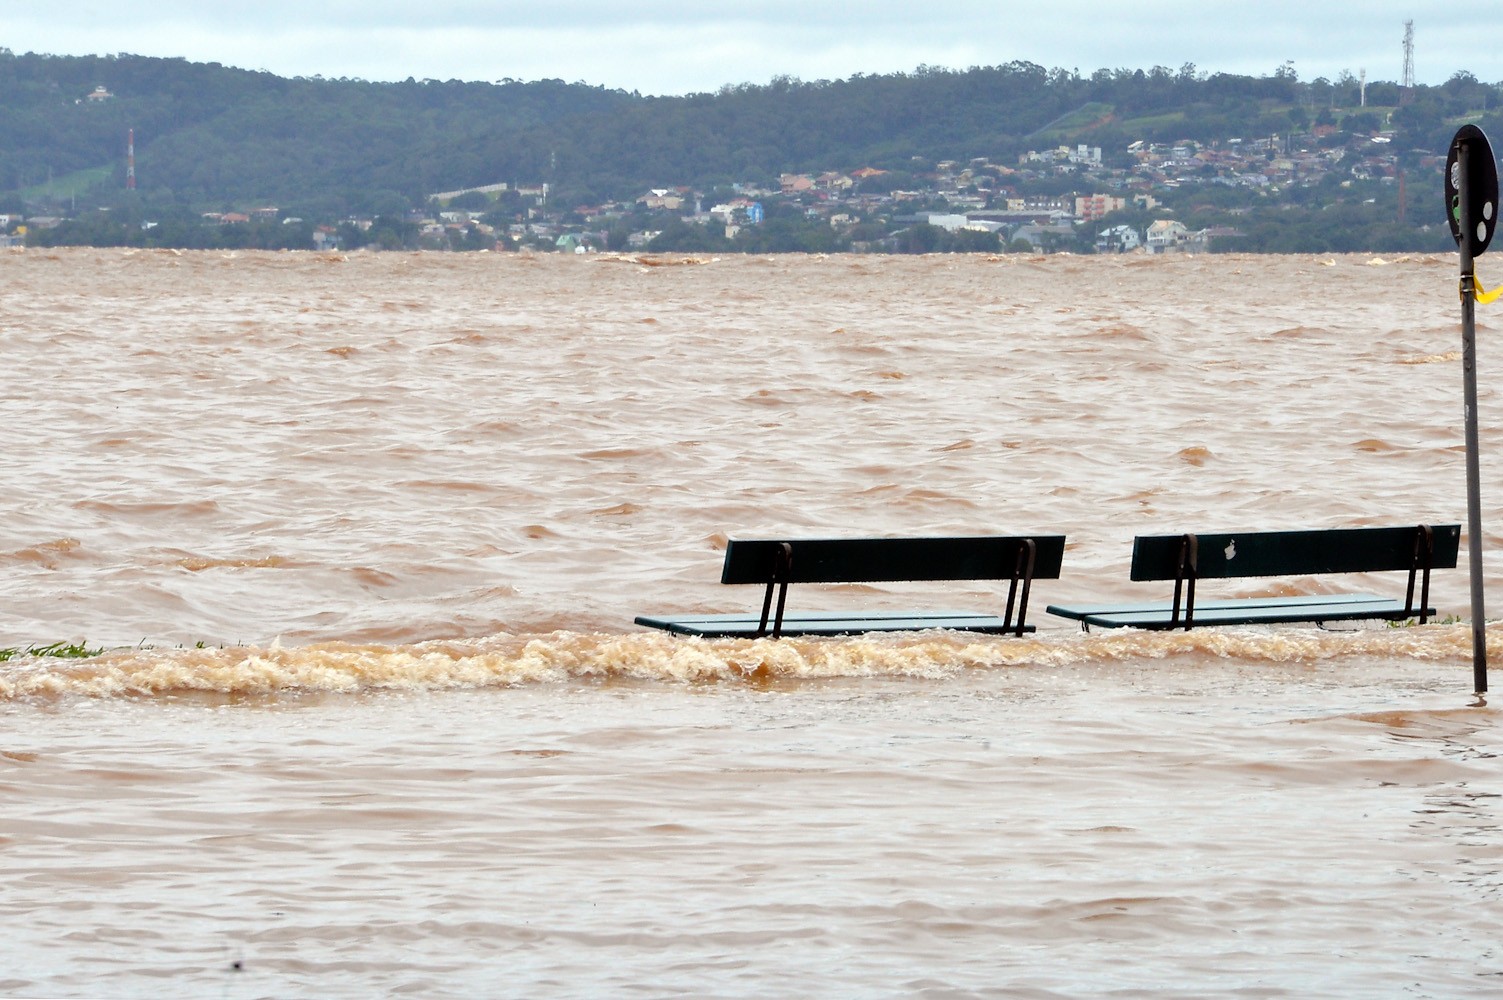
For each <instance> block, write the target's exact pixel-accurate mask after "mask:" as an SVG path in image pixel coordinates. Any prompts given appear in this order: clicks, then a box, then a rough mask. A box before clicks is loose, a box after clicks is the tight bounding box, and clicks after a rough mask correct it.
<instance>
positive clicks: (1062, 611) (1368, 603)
mask: <svg viewBox="0 0 1503 1000" xmlns="http://www.w3.org/2000/svg"><path fill="white" fill-rule="evenodd" d="M1047 610H1048V612H1049V613H1050V614H1052V615H1058V616H1060V617H1062V618H1074V619H1076V620H1078V621H1080V622H1081V623H1082V624H1084V625H1097V626H1100V627H1102V628H1122V627H1132V628H1149V629H1154V628H1158V629H1162V628H1169V627H1170V621H1171V618H1172V615H1173V603H1172V602H1170V601H1146V602H1135V603H1126V604H1099V605H1087V606H1077V607H1069V606H1064V605H1050V606H1049V607H1048V609H1047ZM1421 613H1423V614H1425V615H1426V616H1433V615H1434V614H1435V609H1434V608H1426V609H1423V612H1422V610H1421V609H1420V608H1410V609H1409V610H1408V611H1406V610H1405V609H1404V602H1403V601H1399V600H1395V599H1393V598H1388V597H1378V596H1376V595H1374V594H1315V595H1309V596H1300V597H1243V598H1229V599H1225V600H1214V601H1196V602H1195V619H1194V624H1196V625H1274V624H1288V623H1292V622H1324V621H1361V620H1364V619H1387V620H1390V621H1392V620H1396V619H1400V618H1407V617H1411V616H1417V615H1420V614H1421ZM1180 623H1181V624H1183V617H1182V618H1181V622H1180Z"/></svg>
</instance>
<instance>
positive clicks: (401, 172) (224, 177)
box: [0, 49, 1503, 214]
mask: <svg viewBox="0 0 1503 1000" xmlns="http://www.w3.org/2000/svg"><path fill="white" fill-rule="evenodd" d="M96 88H103V90H104V92H105V93H107V94H108V95H109V96H104V95H103V94H96V93H95V92H96ZM1366 99H1367V101H1366V103H1367V105H1368V106H1367V107H1363V106H1362V97H1361V93H1360V90H1359V85H1358V83H1357V81H1356V80H1355V79H1351V78H1347V79H1344V80H1341V81H1335V82H1332V81H1327V80H1316V81H1310V82H1302V81H1299V80H1298V79H1296V78H1295V76H1294V75H1293V73H1292V72H1288V71H1282V70H1281V71H1279V72H1276V73H1274V74H1273V75H1271V76H1268V77H1244V76H1228V75H1221V74H1218V75H1215V76H1207V75H1205V74H1201V73H1197V72H1196V71H1195V68H1194V67H1193V66H1185V67H1182V68H1181V69H1179V70H1177V71H1172V70H1169V69H1165V68H1163V67H1155V68H1154V69H1151V70H1148V71H1144V70H1127V69H1119V70H1100V71H1097V72H1096V73H1093V74H1092V75H1090V76H1079V75H1077V74H1074V73H1069V72H1066V71H1063V70H1046V69H1044V68H1043V67H1041V66H1036V65H1033V64H1031V63H1021V62H1015V63H1009V64H1007V65H1004V66H996V67H985V68H974V69H968V70H958V71H951V70H943V69H932V68H920V69H918V70H916V71H914V72H912V73H906V74H890V75H882V76H856V77H853V78H851V79H849V80H839V81H833V82H826V81H820V82H815V83H805V82H800V81H797V80H791V79H779V80H775V81H773V82H772V83H770V84H768V85H765V86H751V85H743V86H737V87H729V88H725V89H723V90H721V91H720V92H718V93H715V94H701V95H693V96H688V97H642V96H640V95H637V94H632V93H626V92H623V91H614V90H606V89H603V88H599V87H590V86H586V85H583V84H567V83H564V82H562V81H557V80H552V81H539V82H531V83H522V82H503V83H498V84H492V83H463V82H459V81H437V80H424V81H415V80H408V81H406V82H403V83H370V82H365V81H359V80H326V79H319V78H313V79H285V78H281V77H277V76H273V75H271V74H268V73H257V72H248V71H245V70H238V69H231V68H227V67H224V66H220V65H218V64H214V63H209V64H200V63H190V62H187V61H185V60H181V59H157V58H146V57H140V56H130V55H119V56H91V57H61V56H46V55H35V54H26V55H15V54H13V53H11V52H9V51H8V50H3V49H0V135H3V136H4V137H5V141H4V142H3V143H0V200H4V201H6V202H8V203H11V204H14V203H16V202H20V201H24V200H26V197H27V196H28V195H35V194H36V192H37V191H38V190H41V189H46V185H47V184H48V183H49V182H51V183H52V187H51V188H50V191H51V193H52V194H54V195H56V194H58V193H59V188H58V185H59V182H60V181H63V180H64V179H66V180H67V183H68V185H69V187H68V188H67V189H66V190H68V191H71V192H72V193H74V194H87V193H88V192H89V191H90V188H91V185H96V186H98V188H99V189H100V190H109V191H119V190H120V189H121V188H122V187H123V180H124V148H125V137H126V133H127V130H129V129H134V131H135V142H136V147H135V148H136V173H137V177H138V178H139V190H140V197H142V198H145V199H149V200H154V201H158V202H164V203H176V204H182V205H191V206H193V207H195V208H215V209H226V208H229V207H231V206H238V207H248V206H252V205H256V204H268V205H277V206H280V207H282V208H284V209H289V208H298V209H301V210H303V211H306V212H308V213H309V214H320V213H330V212H336V211H366V212H380V211H383V210H385V207H386V206H391V205H394V204H398V203H405V204H416V203H419V202H420V201H421V199H422V198H423V197H424V196H425V195H427V194H429V193H432V192H435V191H441V190H453V189H459V188H464V187H468V186H474V185H481V184H489V183H493V182H499V181H504V182H508V183H513V184H516V183H522V184H537V183H542V182H547V183H548V184H550V186H551V187H552V189H553V190H554V191H555V192H558V196H559V198H560V199H563V200H567V201H569V202H570V203H573V204H593V203H597V202H599V201H603V200H608V199H616V198H627V197H634V196H636V195H637V194H639V193H641V191H643V190H645V189H646V188H648V187H663V186H670V185H677V184H683V185H696V186H699V187H701V188H706V189H707V188H709V187H712V186H713V185H715V184H716V183H719V182H725V183H729V182H739V181H753V182H763V183H771V182H773V181H775V179H776V178H777V176H778V175H779V174H781V173H785V172H806V171H819V170H834V169H838V170H852V169H855V168H857V167H862V166H872V167H877V168H882V169H888V170H897V171H901V170H912V169H915V168H914V163H915V161H916V158H917V161H919V162H933V161H937V160H944V159H955V160H961V161H964V160H966V159H969V158H973V157H989V158H991V159H992V160H993V161H994V162H1007V161H1008V160H1009V158H1015V157H1016V156H1017V155H1018V154H1020V153H1022V152H1024V151H1026V150H1028V149H1030V148H1033V147H1044V146H1049V145H1054V144H1066V143H1077V142H1078V143H1090V144H1092V145H1099V146H1101V147H1103V149H1105V150H1106V155H1107V156H1108V157H1112V156H1121V155H1125V153H1124V150H1125V149H1126V147H1127V146H1128V144H1129V143H1132V142H1134V141H1138V140H1143V141H1148V142H1153V141H1175V140H1180V139H1193V140H1199V141H1202V142H1212V141H1217V140H1224V139H1227V138H1230V137H1243V136H1247V137H1263V138H1266V137H1268V136H1270V135H1272V134H1288V133H1290V132H1301V131H1309V130H1311V129H1315V128H1318V127H1322V126H1324V127H1336V126H1338V125H1344V124H1350V123H1352V122H1356V123H1358V124H1360V125H1361V126H1362V127H1364V128H1377V127H1389V128H1391V129H1393V130H1394V132H1395V136H1394V145H1393V148H1394V149H1395V150H1396V151H1402V150H1408V149H1430V150H1432V151H1433V150H1436V149H1439V150H1441V151H1442V152H1443V151H1444V148H1445V145H1446V144H1447V142H1448V140H1449V136H1450V134H1451V133H1452V132H1453V131H1454V129H1455V125H1456V122H1457V121H1459V120H1462V119H1468V120H1481V121H1483V123H1484V127H1487V125H1488V123H1489V122H1491V123H1492V124H1493V125H1494V126H1496V125H1498V124H1500V123H1503V118H1500V116H1499V114H1498V112H1497V110H1496V109H1497V108H1498V107H1499V106H1500V104H1503V97H1500V94H1499V92H1498V90H1497V88H1494V87H1491V86H1489V85H1485V84H1481V83H1479V82H1478V81H1476V80H1475V79H1473V78H1471V77H1470V76H1469V75H1468V74H1465V73H1458V74H1457V75H1456V77H1454V78H1453V79H1452V80H1451V81H1450V82H1448V83H1447V84H1445V85H1444V86H1441V87H1421V88H1417V90H1416V91H1415V93H1413V94H1412V95H1409V99H1408V100H1406V101H1404V102H1403V103H1402V105H1401V102H1400V95H1399V93H1398V87H1397V86H1396V85H1394V84H1392V83H1386V82H1372V83H1368V85H1367V87H1366ZM39 186H40V188H39ZM0 210H3V207H0Z"/></svg>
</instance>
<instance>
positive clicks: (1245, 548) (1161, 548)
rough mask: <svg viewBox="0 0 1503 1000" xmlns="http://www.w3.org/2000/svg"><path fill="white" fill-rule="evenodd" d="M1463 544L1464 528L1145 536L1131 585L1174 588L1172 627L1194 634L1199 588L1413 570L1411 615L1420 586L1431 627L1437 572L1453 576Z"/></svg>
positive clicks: (1137, 543)
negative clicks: (1212, 582)
mask: <svg viewBox="0 0 1503 1000" xmlns="http://www.w3.org/2000/svg"><path fill="white" fill-rule="evenodd" d="M1460 544H1461V525H1459V524H1442V525H1435V526H1430V525H1424V524H1419V525H1415V526H1414V527H1404V528H1327V529H1323V530H1315V531H1255V532H1245V533H1241V534H1238V533H1235V532H1224V533H1219V534H1205V535H1201V534H1184V535H1139V536H1138V537H1137V538H1135V539H1133V545H1132V572H1131V577H1132V579H1134V580H1173V581H1174V605H1173V611H1172V612H1171V618H1170V627H1171V628H1173V627H1177V626H1178V625H1179V623H1180V622H1181V621H1183V622H1184V625H1185V628H1187V629H1188V628H1190V627H1191V625H1193V624H1194V621H1195V583H1196V581H1197V580H1207V579H1233V578H1239V577H1248V576H1306V575H1309V574H1315V573H1376V572H1382V571H1386V570H1407V571H1408V573H1409V586H1408V588H1407V591H1406V596H1405V598H1404V611H1405V613H1406V614H1407V613H1408V612H1409V611H1410V610H1411V609H1412V608H1413V607H1414V588H1415V583H1416V581H1418V582H1419V584H1420V603H1419V606H1420V608H1421V609H1422V610H1421V613H1420V621H1421V622H1424V620H1425V615H1424V611H1423V609H1424V608H1426V607H1427V606H1428V605H1429V601H1430V571H1431V570H1432V569H1451V568H1453V567H1454V566H1455V565H1456V551H1457V549H1458V548H1459V547H1460ZM1181 612H1183V618H1182V617H1181Z"/></svg>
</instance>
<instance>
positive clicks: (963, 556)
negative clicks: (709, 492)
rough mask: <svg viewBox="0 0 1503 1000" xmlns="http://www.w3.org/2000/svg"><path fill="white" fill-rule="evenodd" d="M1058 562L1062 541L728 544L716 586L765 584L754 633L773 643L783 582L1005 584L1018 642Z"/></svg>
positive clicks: (981, 538)
mask: <svg viewBox="0 0 1503 1000" xmlns="http://www.w3.org/2000/svg"><path fill="white" fill-rule="evenodd" d="M1064 558H1065V536H1064V535H1040V536H1037V537H1021V536H1018V537H1013V536H1007V535H977V536H962V537H945V538H800V539H795V538H788V539H763V538H757V539H732V540H731V541H730V542H728V543H727V544H726V547H725V565H724V567H723V568H722V569H721V572H720V582H721V583H761V584H766V586H767V591H766V593H765V594H764V595H763V597H762V619H761V625H760V626H759V627H758V633H757V634H758V635H761V634H762V633H764V632H765V631H766V630H767V626H768V624H769V622H770V623H771V625H772V636H773V638H774V639H776V638H778V637H779V636H781V635H782V632H783V609H784V605H785V604H786V602H787V599H788V585H789V584H790V583H889V582H896V581H899V580H1009V581H1011V584H1010V586H1009V587H1008V591H1007V613H1006V615H1005V616H1004V620H1005V621H1006V622H1007V623H1008V624H1009V627H1011V624H1012V622H1013V621H1014V619H1013V608H1014V605H1015V604H1016V607H1017V613H1018V616H1017V619H1016V622H1017V624H1016V628H1017V633H1018V635H1022V634H1023V629H1024V618H1025V617H1026V616H1027V614H1028V592H1029V589H1030V587H1031V585H1032V583H1033V581H1034V579H1035V578H1039V579H1045V580H1057V579H1059V570H1060V565H1061V564H1062V563H1063V562H1064ZM774 590H776V591H777V602H778V603H777V611H776V614H774V612H773V605H772V600H773V591H774Z"/></svg>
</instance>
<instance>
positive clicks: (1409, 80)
mask: <svg viewBox="0 0 1503 1000" xmlns="http://www.w3.org/2000/svg"><path fill="white" fill-rule="evenodd" d="M1401 86H1402V88H1403V89H1402V90H1401V91H1400V92H1399V98H1400V103H1404V104H1407V103H1408V102H1409V98H1410V97H1412V96H1413V94H1414V22H1413V21H1405V22H1404V82H1403V84H1402V85H1401Z"/></svg>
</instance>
